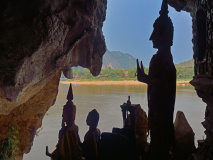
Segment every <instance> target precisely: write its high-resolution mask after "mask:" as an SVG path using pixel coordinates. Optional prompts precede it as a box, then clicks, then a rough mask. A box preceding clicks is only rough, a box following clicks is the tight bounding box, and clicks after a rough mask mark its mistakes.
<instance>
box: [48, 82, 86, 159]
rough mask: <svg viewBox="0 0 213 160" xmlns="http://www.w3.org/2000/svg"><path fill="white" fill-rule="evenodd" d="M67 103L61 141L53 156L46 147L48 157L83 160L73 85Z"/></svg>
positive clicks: (64, 109)
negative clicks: (76, 120) (76, 121)
mask: <svg viewBox="0 0 213 160" xmlns="http://www.w3.org/2000/svg"><path fill="white" fill-rule="evenodd" d="M67 100H68V101H67V103H66V105H64V108H63V115H62V117H63V118H62V128H61V130H60V131H59V140H58V144H57V145H56V149H55V150H54V151H53V153H52V154H50V153H49V151H48V146H46V155H47V156H49V157H51V158H52V159H53V160H83V159H84V158H82V150H81V148H80V146H79V145H80V143H81V142H80V138H79V135H78V126H77V125H76V124H75V115H76V106H75V105H74V104H73V102H72V100H73V94H72V85H71V84H70V88H69V92H68V95H67Z"/></svg>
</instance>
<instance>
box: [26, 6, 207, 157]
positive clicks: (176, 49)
mask: <svg viewBox="0 0 213 160" xmlns="http://www.w3.org/2000/svg"><path fill="white" fill-rule="evenodd" d="M109 3H110V2H109ZM150 3H151V2H150ZM151 4H152V3H151ZM151 4H150V5H151ZM108 5H110V4H108ZM112 8H114V9H115V7H112ZM110 9H111V8H110V6H108V12H110ZM123 9H124V11H125V10H127V9H126V8H123ZM136 11H137V10H136ZM109 14H112V13H109ZM137 14H143V11H141V12H140V13H139V12H137ZM148 14H150V15H153V14H154V15H157V14H158V9H156V13H153V11H152V10H151V11H150V13H148ZM170 14H171V19H172V20H173V23H174V28H175V35H174V38H175V39H174V46H173V47H172V50H173V51H172V53H173V57H174V59H176V62H177V63H179V62H182V61H187V60H191V63H192V66H190V67H192V68H194V64H193V60H192V54H193V53H192V52H193V51H192V43H191V40H192V28H191V25H192V23H191V17H190V16H189V13H186V12H180V13H179V12H176V11H175V10H174V9H173V8H171V7H170ZM131 16H132V17H134V16H133V15H129V17H131ZM113 17H116V16H115V14H112V17H109V15H107V19H106V22H105V24H104V27H106V26H105V25H108V24H112V26H110V27H109V28H113V26H114V28H116V23H113V22H112V21H111V22H110V21H109V22H108V19H109V20H110V19H113ZM156 17H157V16H153V18H152V21H150V22H147V26H148V24H149V25H150V26H149V27H148V31H145V32H146V33H147V35H146V34H144V33H143V30H141V29H140V32H138V33H137V36H138V37H140V39H136V38H135V37H131V38H133V39H135V41H136V42H135V44H137V45H139V46H143V45H141V42H143V43H144V46H148V47H147V48H149V49H146V50H145V52H146V55H140V59H143V58H145V60H144V62H145V65H146V66H147V67H148V61H149V59H150V55H148V54H152V53H154V52H155V50H153V49H152V46H151V42H149V41H148V39H149V36H150V35H149V34H151V30H152V23H153V22H154V18H156ZM140 20H141V19H140ZM113 21H114V22H116V21H119V20H115V19H113ZM125 21H126V22H128V19H126V20H125ZM141 21H143V22H144V21H145V20H141ZM181 21H183V22H181ZM119 22H121V21H119ZM126 22H125V23H124V24H123V26H125V25H126ZM119 26H122V24H119ZM139 26H140V27H141V26H143V25H142V24H138V26H137V27H136V26H133V27H132V28H131V27H130V24H129V25H127V27H128V31H124V32H123V33H119V32H120V31H119V32H118V31H117V32H118V33H119V34H120V39H119V40H117V41H122V40H126V41H131V40H130V38H129V39H128V38H126V37H125V38H122V37H123V36H121V35H125V33H126V34H129V33H131V30H134V29H135V28H138V27H139ZM120 30H121V29H120ZM184 31H186V33H185V32H184ZM104 33H105V34H106V33H107V35H105V38H106V43H107V41H108V42H109V41H111V42H110V43H116V42H114V41H113V40H112V39H111V40H110V39H109V38H108V36H109V37H113V39H114V40H115V41H116V38H114V36H116V34H113V33H110V30H106V29H105V30H104ZM112 35H113V36H112ZM118 37H119V36H118ZM141 37H145V38H144V39H145V40H142V39H141ZM132 42H133V41H132ZM139 42H140V43H139ZM147 42H148V43H147ZM122 43H123V44H125V43H124V42H123V41H122ZM133 43H134V42H133ZM138 43H139V44H138ZM107 44H108V43H107ZM130 45H132V44H130ZM117 46H119V44H118V45H117ZM124 46H127V45H124ZM133 46H134V45H133ZM185 46H187V48H184V47H185ZM107 48H108V49H109V50H111V49H112V50H116V51H117V50H119V51H120V50H121V51H123V52H124V53H126V52H130V53H131V52H134V51H135V50H134V49H133V50H132V51H131V50H128V49H126V50H125V49H123V50H122V49H119V48H118V49H116V48H113V47H111V46H108V45H107ZM140 49H141V48H140ZM141 50H143V49H141ZM147 52H150V53H147ZM140 53H141V52H140ZM179 53H180V54H181V55H179ZM136 56H138V55H136ZM147 57H148V58H147ZM179 57H184V58H183V59H184V60H183V59H179ZM146 59H147V60H146ZM183 65H185V64H184V63H183ZM187 65H188V64H187ZM67 90H68V85H67V84H60V85H59V94H58V96H57V100H56V103H55V105H54V106H52V107H51V108H50V110H49V111H48V112H47V113H46V115H45V118H44V120H43V126H42V128H40V129H39V130H38V131H37V133H38V137H35V140H34V146H33V147H32V150H31V152H30V153H29V154H28V155H25V158H27V157H28V156H33V155H34V154H36V155H37V153H36V152H38V150H40V151H39V152H41V150H42V151H43V150H44V148H43V149H41V148H40V147H39V145H40V144H41V143H45V142H44V139H46V140H47V141H46V143H45V144H47V145H49V147H50V150H51V151H52V150H54V147H55V146H54V145H53V144H56V142H57V134H58V130H59V128H60V125H61V115H62V106H63V105H64V104H65V98H66V93H67ZM73 91H74V104H75V105H76V106H77V115H76V123H77V124H78V126H79V128H80V130H79V135H80V137H81V140H83V136H84V133H85V132H86V130H88V127H87V126H86V122H85V120H86V115H87V113H88V112H89V111H91V110H92V109H93V108H96V109H97V110H98V111H99V113H100V122H99V125H98V126H99V128H100V129H101V131H108V132H110V131H111V129H112V128H113V127H121V126H122V125H123V124H122V113H121V110H120V107H119V106H120V105H121V104H122V103H123V102H125V101H126V100H127V97H128V95H130V96H131V101H132V103H135V104H142V106H143V109H144V110H145V111H146V112H147V102H146V101H147V100H146V87H136V86H123V87H122V86H116V87H115V86H112V87H110V86H108V85H105V84H104V85H100V86H97V85H94V86H93V85H91V84H90V85H89V86H87V85H78V84H76V85H75V84H74V85H73ZM177 92H178V95H177V98H176V103H178V104H177V105H176V107H175V114H176V112H177V111H178V110H182V111H183V112H184V114H185V115H186V117H187V120H188V121H189V123H190V125H191V126H192V128H193V130H194V132H195V133H197V132H199V134H198V135H197V134H196V135H195V136H196V140H197V139H201V138H202V136H203V127H202V126H201V124H200V122H201V121H202V120H203V115H204V104H203V103H202V102H201V100H200V99H199V98H198V97H197V95H196V93H195V92H194V90H193V88H192V86H189V85H187V84H181V85H180V86H179V88H178V90H177ZM189 99H190V100H189ZM188 102H190V103H191V104H190V106H189V107H187V105H188ZM80 106H81V107H80ZM110 106H113V107H110ZM194 106H199V107H198V108H194V110H192V109H190V108H193V107H194ZM118 117H119V118H118ZM174 117H175V115H174ZM188 117H192V118H191V119H190V118H189V119H188ZM50 122H51V124H50ZM45 126H46V127H45ZM56 126H58V127H56ZM53 130H54V133H53ZM42 137H43V138H42ZM44 137H48V139H47V138H44ZM50 138H51V139H50ZM53 139H54V140H53ZM43 156H45V155H43ZM33 157H34V156H33Z"/></svg>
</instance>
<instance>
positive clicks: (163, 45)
mask: <svg viewBox="0 0 213 160" xmlns="http://www.w3.org/2000/svg"><path fill="white" fill-rule="evenodd" d="M153 27H154V30H153V32H152V34H151V37H150V40H151V41H152V42H153V48H157V49H158V52H157V53H156V54H155V55H153V57H152V59H151V61H150V65H149V74H148V75H147V74H145V72H144V68H143V64H142V61H141V67H140V66H139V63H138V60H137V78H138V81H140V82H144V83H147V84H148V107H149V114H148V121H149V130H150V136H151V142H150V150H151V157H152V159H154V160H155V159H164V160H167V159H170V158H169V157H170V155H169V151H170V150H171V148H172V145H173V144H174V126H173V112H174V104H175V94H176V69H175V66H174V63H173V58H172V54H171V46H172V44H173V30H174V29H173V24H172V21H171V19H170V18H169V17H168V4H167V0H163V3H162V7H161V11H160V16H159V17H158V18H157V20H156V21H155V23H154V25H153Z"/></svg>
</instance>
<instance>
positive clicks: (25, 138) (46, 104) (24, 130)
mask: <svg viewBox="0 0 213 160" xmlns="http://www.w3.org/2000/svg"><path fill="white" fill-rule="evenodd" d="M59 79H60V74H59V73H56V75H55V76H54V77H53V78H52V79H51V80H50V81H49V82H48V83H47V84H46V85H45V87H44V88H43V89H41V90H40V91H39V92H38V93H37V94H36V95H35V96H33V97H32V98H30V99H29V100H28V101H27V102H25V103H23V104H22V105H20V106H18V107H16V108H15V109H13V110H12V111H11V113H10V114H9V115H1V116H0V130H1V134H0V139H4V138H5V137H6V136H7V132H8V126H13V125H14V126H16V125H18V126H19V127H20V129H19V135H18V139H19V151H18V154H23V153H28V152H29V151H30V148H31V145H32V143H33V139H34V136H35V134H36V130H37V129H38V128H39V127H41V125H42V119H43V117H44V115H45V113H46V112H47V110H48V109H49V108H50V106H52V105H53V104H54V102H55V99H56V95H57V94H58V83H59Z"/></svg>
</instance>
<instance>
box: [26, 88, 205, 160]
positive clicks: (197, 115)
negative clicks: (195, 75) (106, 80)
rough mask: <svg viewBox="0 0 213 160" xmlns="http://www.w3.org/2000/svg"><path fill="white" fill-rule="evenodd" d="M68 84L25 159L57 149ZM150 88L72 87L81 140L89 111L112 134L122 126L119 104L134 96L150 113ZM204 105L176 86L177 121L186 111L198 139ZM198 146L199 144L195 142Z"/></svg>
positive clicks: (41, 156) (188, 90)
mask: <svg viewBox="0 0 213 160" xmlns="http://www.w3.org/2000/svg"><path fill="white" fill-rule="evenodd" d="M68 88H69V85H68V84H60V85H59V93H58V96H57V100H56V103H55V105H54V106H52V107H51V108H50V109H49V111H48V112H47V113H46V115H45V117H44V119H43V123H42V127H41V128H40V129H38V131H37V136H35V139H34V143H33V146H32V148H31V151H30V153H28V154H25V155H24V160H49V159H50V158H49V157H47V156H46V155H45V147H46V146H47V145H48V146H49V151H50V152H52V151H53V150H54V149H55V145H56V144H57V141H58V131H59V130H60V127H61V120H62V109H63V105H65V104H66V102H67V100H66V95H67V91H68ZM146 92H147V86H146V85H140V86H136V85H135V86H132V85H124V86H122V85H73V94H74V100H73V102H74V104H75V105H76V108H77V113H76V124H77V125H78V127H79V135H80V138H81V141H83V137H84V135H85V133H86V132H87V130H88V129H89V127H88V126H87V125H86V117H87V114H88V112H90V111H91V110H92V109H96V110H97V111H98V112H99V115H100V120H99V124H98V128H99V129H100V130H101V132H111V131H112V128H113V127H120V128H121V127H122V125H123V124H122V113H121V109H120V105H121V104H123V102H126V101H127V98H128V96H129V95H130V97H131V102H132V104H140V105H141V107H142V108H143V109H144V110H145V111H146V112H147V110H148V106H147V93H146ZM205 106H206V105H205V103H204V102H202V100H201V99H200V98H199V97H198V96H197V94H196V92H195V90H194V88H193V87H192V86H191V85H189V84H180V85H178V86H177V91H176V102H175V112H174V118H175V117H176V112H177V111H178V110H180V111H183V112H184V114H185V116H186V118H187V120H188V122H189V124H190V125H191V127H192V129H193V130H194V132H195V140H198V139H203V138H205V135H204V128H203V126H202V125H201V122H203V121H204V113H205ZM195 143H196V141H195Z"/></svg>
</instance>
